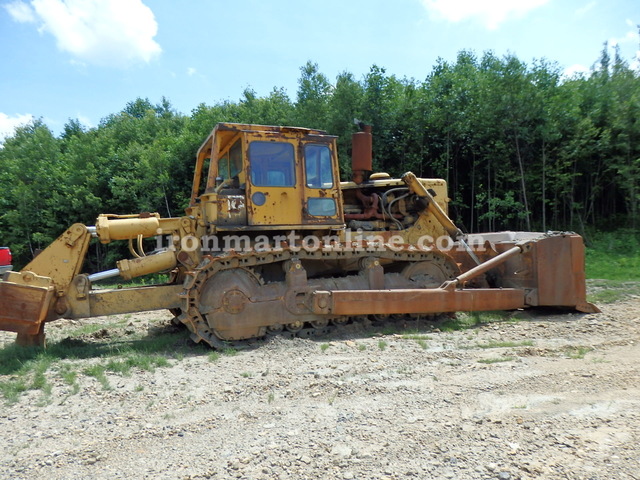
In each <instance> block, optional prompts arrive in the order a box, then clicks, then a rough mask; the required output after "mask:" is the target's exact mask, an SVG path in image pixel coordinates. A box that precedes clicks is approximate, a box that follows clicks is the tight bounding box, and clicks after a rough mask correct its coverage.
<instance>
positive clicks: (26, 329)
mask: <svg viewBox="0 0 640 480" xmlns="http://www.w3.org/2000/svg"><path fill="white" fill-rule="evenodd" d="M15 277H19V278H20V281H21V282H23V283H15V282H13V281H12V278H15ZM54 293H55V288H54V286H53V285H52V284H51V279H50V278H48V277H40V276H38V275H34V274H33V273H30V272H26V273H25V274H20V273H17V272H7V273H5V275H4V281H2V282H0V330H7V331H9V332H16V333H17V334H18V337H17V339H16V341H17V343H19V344H22V345H42V344H43V343H44V322H45V321H46V320H47V317H48V316H49V312H50V311H51V310H52V305H53V301H54V299H55V295H54Z"/></svg>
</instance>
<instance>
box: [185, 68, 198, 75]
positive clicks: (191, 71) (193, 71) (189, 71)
mask: <svg viewBox="0 0 640 480" xmlns="http://www.w3.org/2000/svg"><path fill="white" fill-rule="evenodd" d="M196 72H197V70H196V69H195V68H193V67H189V68H187V75H189V76H190V77H193V76H194V75H195V74H196Z"/></svg>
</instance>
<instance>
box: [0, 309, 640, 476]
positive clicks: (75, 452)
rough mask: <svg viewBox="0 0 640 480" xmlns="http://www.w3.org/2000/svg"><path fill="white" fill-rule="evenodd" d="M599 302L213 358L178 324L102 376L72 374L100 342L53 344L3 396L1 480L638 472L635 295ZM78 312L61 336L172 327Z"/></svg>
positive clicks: (154, 317)
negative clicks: (31, 381)
mask: <svg viewBox="0 0 640 480" xmlns="http://www.w3.org/2000/svg"><path fill="white" fill-rule="evenodd" d="M602 309H603V313H602V314H598V315H579V314H558V313H540V312H537V313H535V312H521V313H519V314H518V315H517V318H518V319H519V320H520V321H516V322H500V323H486V324H481V325H478V326H475V327H473V328H470V329H466V330H457V331H443V330H444V328H443V327H442V325H441V324H439V323H435V324H434V323H428V322H409V323H408V324H407V323H406V322H403V321H400V323H397V324H395V326H393V325H389V324H387V325H383V326H376V325H371V324H369V323H368V322H365V323H362V324H356V325H350V326H347V327H345V328H344V330H342V331H341V332H339V333H333V334H331V335H329V336H326V337H323V338H318V339H299V338H293V339H290V338H283V337H276V338H273V339H270V340H266V341H261V342H255V343H252V344H249V345H248V348H246V349H243V350H240V351H238V352H237V353H235V354H233V355H231V354H229V353H230V352H228V353H227V354H222V355H220V357H219V358H217V359H216V358H212V355H210V352H209V351H208V350H206V349H205V348H203V347H200V346H196V345H193V344H189V341H188V340H187V335H186V333H182V332H178V333H172V334H171V335H172V338H173V339H174V341H175V352H177V353H175V354H164V356H163V357H162V358H163V359H164V358H166V359H167V360H168V364H160V365H159V366H157V367H156V368H154V369H142V368H138V367H134V368H132V369H131V370H130V371H129V372H128V373H127V372H124V373H115V372H109V371H107V373H106V377H105V378H104V379H103V382H102V383H101V382H100V381H98V379H97V378H96V377H94V376H91V375H88V374H84V373H83V372H86V371H87V368H90V367H91V366H92V365H99V364H101V363H100V362H102V364H104V362H105V359H104V358H100V356H99V355H98V354H96V355H94V356H93V357H91V356H90V357H89V358H82V359H77V358H76V359H74V358H66V359H60V360H58V361H56V362H54V363H53V364H52V365H50V366H49V367H48V369H47V370H46V371H45V373H44V378H45V379H46V380H45V384H46V385H48V388H41V389H37V388H36V389H31V390H27V391H25V392H24V393H22V395H20V396H19V397H18V399H17V401H15V402H14V403H6V404H5V405H4V406H3V408H2V410H1V413H0V428H1V429H2V432H3V444H4V445H3V449H2V456H1V461H0V478H6V479H36V478H47V479H49V480H55V479H85V478H86V479H101V478H104V479H112V478H126V479H132V478H149V479H206V478H215V479H218V478H219V479H226V478H244V479H307V478H308V479H318V478H327V479H334V478H337V479H341V478H342V479H428V478H433V479H442V478H444V479H447V478H452V479H500V480H510V479H534V478H535V479H538V478H554V479H555V478H558V479H594V480H595V479H640V395H639V393H640V363H639V362H640V300H639V299H631V300H627V301H624V302H620V303H617V304H611V305H604V306H602ZM90 323H91V325H95V326H96V327H95V328H94V331H93V332H92V333H90V334H87V333H83V334H81V335H80V336H79V337H77V338H76V337H74V338H75V340H67V342H68V343H70V344H71V345H72V346H73V345H74V342H77V343H79V344H82V345H87V344H90V345H94V346H96V347H97V350H96V351H100V348H101V347H104V346H105V345H114V344H115V343H117V342H121V343H122V344H126V343H127V342H134V341H135V342H138V340H137V339H138V338H140V337H146V338H143V340H141V341H140V342H144V341H151V340H152V339H153V338H154V336H158V335H160V334H162V333H163V332H164V333H166V332H167V331H168V330H169V329H170V327H169V325H170V323H169V315H168V314H165V313H164V312H162V313H158V312H155V313H144V314H139V315H133V316H120V317H117V318H115V319H114V317H104V318H100V319H92V320H91V322H90ZM83 324H87V322H84V323H83ZM80 325H81V324H80V323H78V322H72V321H59V322H54V323H52V324H51V325H49V326H48V327H47V329H48V330H47V331H48V336H49V338H50V340H51V341H52V342H56V341H59V340H60V339H62V338H67V337H68V336H69V335H70V334H72V332H74V331H78V328H79V326H80ZM101 325H104V326H106V330H102V329H100V328H99V327H100V326H101ZM438 327H440V328H438ZM70 332H71V333H70ZM12 339H13V337H12V336H11V335H8V334H2V336H1V337H0V341H1V342H3V343H4V345H5V346H8V345H9V344H10V342H11V341H12ZM127 339H135V340H127ZM140 342H138V343H136V345H139V344H140ZM9 348H10V347H9ZM154 358H155V357H154ZM65 369H66V370H65ZM63 371H67V372H69V371H72V372H78V373H77V376H76V378H75V380H73V381H72V382H70V381H64V378H63V376H62V374H61V372H63ZM0 380H2V381H5V382H10V381H12V380H15V374H14V375H3V376H2V377H0ZM67 380H68V379H67Z"/></svg>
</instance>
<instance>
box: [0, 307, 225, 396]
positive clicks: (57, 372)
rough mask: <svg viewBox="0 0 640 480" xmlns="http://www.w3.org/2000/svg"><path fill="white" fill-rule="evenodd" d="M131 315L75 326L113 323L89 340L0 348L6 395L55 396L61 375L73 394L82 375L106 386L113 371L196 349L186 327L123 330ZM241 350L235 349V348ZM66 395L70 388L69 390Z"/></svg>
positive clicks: (0, 391) (90, 328)
mask: <svg viewBox="0 0 640 480" xmlns="http://www.w3.org/2000/svg"><path fill="white" fill-rule="evenodd" d="M128 321H129V318H127V317H126V316H125V317H120V318H119V319H118V320H117V321H116V322H114V323H113V324H110V325H95V324H90V325H85V326H83V327H80V328H76V329H74V330H73V332H74V333H76V334H78V335H79V336H81V337H82V336H84V335H91V333H94V332H97V331H100V330H101V329H103V328H105V327H106V328H109V329H110V330H109V336H108V337H106V338H102V339H96V340H95V341H94V340H93V339H89V340H85V339H82V338H72V337H67V338H65V339H63V340H60V341H55V342H50V343H49V344H48V346H47V348H46V349H43V348H41V347H20V346H17V345H15V344H10V345H6V346H4V347H3V348H1V349H0V396H1V397H3V398H4V400H5V402H7V403H9V404H11V403H15V402H16V401H18V399H19V398H20V396H21V395H22V394H23V393H25V392H27V391H29V390H35V391H40V392H41V393H42V397H41V399H40V400H39V401H38V402H37V403H38V404H46V403H48V402H49V399H50V396H51V393H52V390H53V384H54V383H55V382H52V379H55V378H58V379H61V380H62V382H63V383H64V384H65V385H67V386H68V387H69V390H68V392H67V397H68V396H69V395H75V394H76V393H78V392H79V391H80V378H81V377H82V376H85V377H92V378H95V379H96V380H97V381H98V382H99V383H100V384H101V385H102V387H103V388H104V389H105V390H108V389H110V388H111V386H110V384H109V381H108V378H107V374H108V373H111V374H115V375H122V376H127V375H130V373H131V370H132V369H139V370H144V371H154V370H155V369H156V368H162V367H167V366H170V361H169V359H170V358H172V357H173V358H176V359H178V360H177V361H180V359H182V358H184V355H186V354H189V353H191V354H193V351H194V347H193V346H190V345H188V344H187V343H186V342H184V332H177V333H176V332H164V331H159V333H155V334H153V335H148V336H145V337H142V336H140V335H138V336H135V335H128V336H126V337H125V336H117V335H118V334H120V335H122V331H121V330H120V329H118V326H120V325H126V323H127V322H128ZM234 352H235V351H234ZM82 359H96V362H95V363H94V364H93V365H91V366H90V367H86V368H84V369H80V368H79V367H77V366H76V365H77V363H76V362H75V361H77V360H82ZM63 395H64V394H63Z"/></svg>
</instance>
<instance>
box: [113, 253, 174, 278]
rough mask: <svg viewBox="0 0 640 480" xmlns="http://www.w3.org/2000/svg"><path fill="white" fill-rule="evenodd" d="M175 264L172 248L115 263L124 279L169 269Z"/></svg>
mask: <svg viewBox="0 0 640 480" xmlns="http://www.w3.org/2000/svg"><path fill="white" fill-rule="evenodd" d="M176 264H177V260H176V252H174V251H172V250H167V251H165V252H161V253H156V254H155V255H148V256H146V257H140V258H134V259H131V260H120V261H119V262H117V263H116V265H117V266H118V270H120V276H121V277H122V278H124V279H125V280H131V279H132V278H135V277H141V276H142V275H149V274H150V273H157V272H162V271H163V270H171V269H172V268H174V267H175V266H176Z"/></svg>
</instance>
